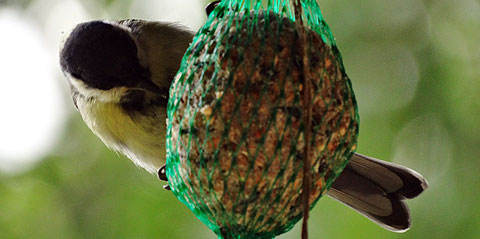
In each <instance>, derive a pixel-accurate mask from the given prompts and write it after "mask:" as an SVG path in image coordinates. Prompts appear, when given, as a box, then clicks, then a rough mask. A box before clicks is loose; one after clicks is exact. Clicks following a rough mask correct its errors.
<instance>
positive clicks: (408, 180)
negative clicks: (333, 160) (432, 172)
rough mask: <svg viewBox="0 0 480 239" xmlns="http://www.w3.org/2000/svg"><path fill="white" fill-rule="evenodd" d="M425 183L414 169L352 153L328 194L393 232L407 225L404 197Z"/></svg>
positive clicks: (413, 192) (408, 213)
mask: <svg viewBox="0 0 480 239" xmlns="http://www.w3.org/2000/svg"><path fill="white" fill-rule="evenodd" d="M427 187H428V183H427V181H426V180H425V179H424V178H423V177H422V176H421V175H420V174H419V173H417V172H415V171H413V170H411V169H409V168H407V167H404V166H401V165H397V164H393V163H389V162H385V161H381V160H378V159H374V158H370V157H367V156H364V155H360V154H354V155H353V157H352V158H351V160H350V162H349V163H348V165H347V166H346V167H345V169H344V170H343V172H342V174H340V176H339V177H338V178H337V179H336V180H335V182H334V183H333V185H332V188H331V189H330V191H329V192H328V195H329V196H331V197H332V198H334V199H336V200H338V201H340V202H342V203H344V204H346V205H348V206H349V207H351V208H353V209H355V210H356V211H358V212H359V213H361V214H363V215H364V216H366V217H367V218H369V219H370V220H372V221H374V222H375V223H377V224H378V225H380V226H382V227H384V228H386V229H388V230H390V231H394V232H404V231H406V230H408V229H409V228H410V226H411V223H410V211H409V209H408V206H407V205H406V204H405V202H404V199H411V198H414V197H416V196H418V195H419V194H420V193H422V192H423V191H424V190H425V189H426V188H427Z"/></svg>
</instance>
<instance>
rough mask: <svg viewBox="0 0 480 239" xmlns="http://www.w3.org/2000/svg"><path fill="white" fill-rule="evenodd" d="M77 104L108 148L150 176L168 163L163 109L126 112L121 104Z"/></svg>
mask: <svg viewBox="0 0 480 239" xmlns="http://www.w3.org/2000/svg"><path fill="white" fill-rule="evenodd" d="M77 105H78V110H79V111H80V113H81V115H82V118H83V120H84V121H85V123H86V124H87V125H88V127H89V128H90V129H91V130H92V131H93V133H95V134H96V135H97V136H98V137H99V138H100V139H101V140H102V141H103V142H104V143H105V145H107V146H108V147H109V148H111V149H113V150H115V151H118V152H121V153H123V154H124V155H126V156H127V157H128V158H130V159H131V160H132V161H133V162H134V163H135V164H136V165H138V166H140V167H142V168H144V169H145V170H147V171H148V172H150V173H155V172H156V171H157V170H158V169H159V168H160V167H161V166H162V165H163V164H164V163H165V154H166V153H165V130H166V123H165V122H166V121H165V119H166V110H165V108H164V107H155V106H151V107H149V108H148V110H146V111H142V112H128V113H127V112H126V111H125V109H124V108H123V107H122V106H121V105H120V104H118V103H108V102H101V101H98V100H87V99H77Z"/></svg>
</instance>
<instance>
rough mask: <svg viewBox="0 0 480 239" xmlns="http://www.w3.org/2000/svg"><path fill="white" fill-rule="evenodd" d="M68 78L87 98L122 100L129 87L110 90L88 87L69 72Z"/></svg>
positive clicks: (105, 100)
mask: <svg viewBox="0 0 480 239" xmlns="http://www.w3.org/2000/svg"><path fill="white" fill-rule="evenodd" d="M67 78H68V80H69V81H70V84H72V86H73V87H75V89H77V91H78V92H79V93H80V94H82V95H83V96H85V97H86V98H94V99H96V100H100V101H103V102H120V99H121V98H122V97H123V96H124V95H125V93H126V92H127V91H128V88H127V87H114V88H112V89H110V90H100V89H95V88H91V87H88V86H87V84H85V83H84V82H83V81H81V80H79V79H77V78H75V77H73V76H71V75H70V74H67Z"/></svg>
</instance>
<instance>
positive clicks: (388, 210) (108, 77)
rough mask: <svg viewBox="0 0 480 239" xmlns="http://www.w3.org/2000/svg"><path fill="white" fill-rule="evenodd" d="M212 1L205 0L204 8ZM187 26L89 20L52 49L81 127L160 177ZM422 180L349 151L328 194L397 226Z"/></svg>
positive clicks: (406, 217) (406, 222)
mask: <svg viewBox="0 0 480 239" xmlns="http://www.w3.org/2000/svg"><path fill="white" fill-rule="evenodd" d="M218 2H219V1H216V2H214V3H212V4H209V6H208V7H207V9H206V10H207V14H209V13H210V12H211V11H212V10H213V9H214V8H215V6H216V5H217V4H218ZM193 34H194V33H193V32H192V31H190V30H188V29H187V28H185V27H183V26H181V25H178V24H173V23H167V22H149V21H143V20H121V21H91V22H86V23H82V24H79V25H77V26H76V27H75V28H74V30H73V31H72V32H71V34H70V35H69V36H68V38H67V39H66V41H65V43H64V45H63V47H62V48H61V51H60V64H61V68H62V70H63V72H64V75H65V76H66V78H67V79H68V82H69V84H70V88H71V93H72V98H73V102H74V104H75V106H76V108H77V109H78V111H79V112H80V114H81V116H82V118H83V120H84V121H85V123H86V124H87V125H88V127H89V128H90V129H91V130H92V131H93V133H94V134H96V135H97V136H98V137H99V138H100V139H101V140H102V141H103V142H104V143H105V145H107V146H108V147H109V148H111V149H113V150H115V151H118V152H121V153H123V154H124V155H126V156H127V157H128V158H130V159H131V160H132V161H133V162H134V163H135V164H136V165H138V166H139V167H141V168H144V169H145V170H146V171H148V172H150V173H156V172H157V173H158V174H159V177H160V178H161V179H163V180H166V177H165V170H164V164H165V155H166V153H165V152H166V151H165V132H166V107H167V101H168V90H169V88H170V84H171V82H172V81H173V77H174V75H175V74H176V72H177V70H178V68H179V65H180V62H181V59H182V56H183V54H184V53H185V51H186V49H187V48H188V46H189V44H190V42H191V41H192V38H193ZM427 186H428V184H427V181H426V180H425V179H424V178H423V177H422V176H421V175H420V174H419V173H417V172H415V171H413V170H411V169H409V168H406V167H403V166H400V165H397V164H393V163H388V162H385V161H381V160H377V159H374V158H370V157H367V156H363V155H360V154H357V153H356V154H354V155H353V156H352V158H351V160H350V162H349V163H348V165H347V166H346V168H345V169H344V170H343V172H342V173H341V174H340V176H339V177H338V178H337V179H336V180H335V182H334V183H333V185H332V187H331V189H330V190H329V191H328V195H329V196H331V197H332V198H334V199H336V200H338V201H340V202H342V203H344V204H346V205H348V206H350V207H351V208H353V209H354V210H356V211H358V212H359V213H361V214H363V215H364V216H366V217H367V218H369V219H370V220H372V221H374V222H375V223H377V224H378V225H380V226H382V227H384V228H386V229H388V230H391V231H395V232H403V231H406V230H408V229H409V228H410V225H411V224H410V212H409V208H408V206H407V205H406V203H405V201H404V200H405V199H411V198H414V197H416V196H418V195H419V194H420V193H422V192H423V191H424V190H425V189H426V188H427ZM167 189H168V185H167Z"/></svg>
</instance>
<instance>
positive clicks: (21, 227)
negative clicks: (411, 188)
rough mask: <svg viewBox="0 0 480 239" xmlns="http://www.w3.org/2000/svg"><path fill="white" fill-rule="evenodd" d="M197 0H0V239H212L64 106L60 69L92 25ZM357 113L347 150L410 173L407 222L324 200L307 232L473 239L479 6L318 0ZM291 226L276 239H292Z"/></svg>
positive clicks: (189, 20) (433, 0) (148, 15)
mask: <svg viewBox="0 0 480 239" xmlns="http://www.w3.org/2000/svg"><path fill="white" fill-rule="evenodd" d="M207 2H208V1H199V0H135V1H134V0H100V1H97V0H10V1H8V0H0V238H1V239H3V238H8V239H10V238H19V239H20V238H37V239H41V238H49V239H51V238H74V239H75V238H79V239H83V238H169V239H176V238H179V239H180V238H181V239H185V238H196V239H207V238H208V239H211V238H215V235H214V234H213V233H212V232H210V231H209V230H208V229H207V227H206V226H204V225H203V224H202V223H201V222H200V221H199V220H197V219H196V218H195V217H194V216H193V214H192V213H191V212H190V211H189V210H188V209H187V207H185V206H184V205H183V204H181V203H180V202H179V201H177V200H176V199H175V198H174V196H173V195H172V194H171V193H169V192H167V191H165V190H163V189H162V184H163V183H161V182H160V181H158V180H157V179H156V178H155V177H154V176H152V175H148V174H146V173H145V172H144V171H142V170H141V169H138V168H136V167H135V166H134V165H133V164H132V163H130V162H129V160H127V159H126V158H125V157H123V156H121V155H118V154H116V153H114V152H112V151H110V150H108V149H107V148H106V147H105V146H104V145H103V144H102V143H101V142H100V140H99V139H97V138H96V137H95V136H94V135H93V134H92V133H91V132H90V131H89V129H88V128H87V127H86V125H85V124H83V122H82V121H81V118H80V115H79V114H78V113H77V112H75V111H74V109H73V106H72V103H71V99H70V96H69V92H68V87H67V83H66V81H65V80H64V79H63V78H62V74H61V72H60V69H59V64H58V49H59V45H60V42H61V39H62V38H64V37H65V36H64V35H65V32H68V30H69V29H71V28H72V27H73V26H74V25H75V24H76V23H79V22H82V21H87V20H92V19H123V18H143V19H150V20H169V21H178V22H181V23H183V24H185V25H187V26H188V27H190V28H192V29H198V28H199V27H200V26H201V25H202V23H203V22H204V21H205V18H206V16H205V13H204V9H203V8H204V5H205V4H206V3H207ZM319 4H320V6H321V8H322V10H323V14H324V17H325V18H326V20H327V22H328V23H329V25H330V27H331V29H332V31H333V33H334V35H335V37H336V39H337V43H338V46H339V48H340V50H341V52H342V54H343V57H344V63H345V66H346V68H347V72H348V74H349V76H350V77H351V78H352V81H353V87H354V89H355V92H356V95H357V100H358V104H359V109H360V116H361V124H360V125H361V127H360V137H359V147H358V152H361V153H363V154H367V155H371V156H376V157H378V158H381V159H384V160H387V161H392V162H396V163H400V164H403V165H406V166H409V167H411V168H414V169H416V170H417V171H419V172H421V173H422V174H423V175H424V176H426V178H427V179H428V180H429V182H430V188H429V189H428V191H426V192H425V193H424V194H423V195H422V196H421V197H420V198H418V199H416V200H413V201H410V203H409V205H410V207H411V210H412V220H413V227H412V229H411V230H410V231H408V232H406V233H404V234H396V233H392V232H389V231H386V230H383V229H381V228H380V227H378V226H376V225H375V224H374V223H372V222H370V221H369V220H368V219H365V218H364V217H362V216H360V215H359V214H357V213H355V212H354V211H352V210H350V209H349V208H347V207H346V206H344V205H341V204H339V203H337V202H336V201H334V200H332V199H330V198H328V197H325V198H323V199H322V200H320V201H319V203H318V204H317V206H316V207H315V208H314V210H313V211H312V213H311V220H310V221H309V225H310V237H311V238H436V239H441V238H464V239H468V238H480V232H479V230H478V229H479V228H480V216H479V215H480V203H479V202H480V200H479V199H478V198H479V197H478V194H477V193H478V192H477V191H478V189H479V188H480V177H479V174H480V161H479V159H480V147H479V146H478V144H479V142H480V126H479V122H480V1H478V0H455V1H451V0H423V1H421V0H402V1H384V0H363V1H356V0H340V1H339V0H319ZM299 229H300V226H299V225H297V226H296V227H295V228H294V229H293V230H292V231H291V232H289V233H287V234H285V235H282V236H279V238H284V239H289V238H292V239H293V238H300V230H299Z"/></svg>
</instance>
